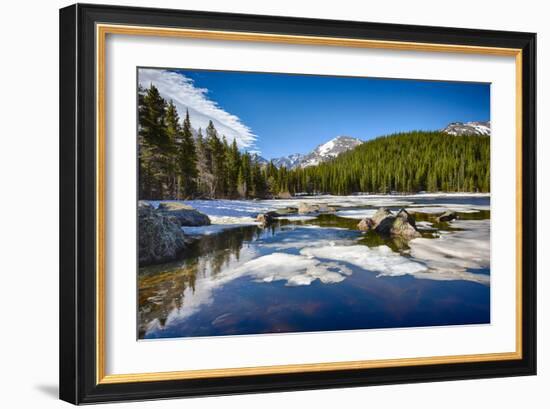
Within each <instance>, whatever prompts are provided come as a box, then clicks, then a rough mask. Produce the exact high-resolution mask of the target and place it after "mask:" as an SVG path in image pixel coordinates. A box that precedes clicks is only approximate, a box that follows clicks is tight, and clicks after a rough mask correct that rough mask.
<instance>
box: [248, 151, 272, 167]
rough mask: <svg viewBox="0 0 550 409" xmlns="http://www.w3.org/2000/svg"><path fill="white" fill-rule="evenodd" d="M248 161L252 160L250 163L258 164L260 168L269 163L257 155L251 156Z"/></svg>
mask: <svg viewBox="0 0 550 409" xmlns="http://www.w3.org/2000/svg"><path fill="white" fill-rule="evenodd" d="M250 159H252V161H254V162H258V163H259V164H260V165H261V166H264V165H267V164H268V163H269V161H268V160H267V159H266V158H264V157H263V156H260V155H258V154H257V153H253V154H251V155H250Z"/></svg>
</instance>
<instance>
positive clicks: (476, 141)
mask: <svg viewBox="0 0 550 409" xmlns="http://www.w3.org/2000/svg"><path fill="white" fill-rule="evenodd" d="M138 144H139V151H138V154H139V198H140V199H145V200H166V199H201V198H202V199H214V198H223V199H248V198H272V197H281V196H288V195H294V194H320V193H327V194H335V195H346V194H351V193H356V192H363V193H391V192H399V193H416V192H420V191H427V192H439V191H444V192H489V191H490V137H489V136H479V135H462V136H451V135H448V134H445V133H442V132H431V131H430V132H427V131H411V132H405V133H398V134H393V135H387V136H382V137H379V138H376V139H373V140H369V141H367V142H365V143H363V144H361V145H359V146H357V147H356V148H354V149H352V150H350V151H348V152H345V153H342V154H341V155H339V156H338V157H337V158H335V159H333V160H330V161H328V162H324V163H321V164H319V165H317V166H310V167H305V168H296V169H291V170H290V169H286V168H285V167H281V168H277V167H276V166H275V165H274V164H273V163H271V162H268V163H267V164H266V163H263V162H260V161H259V160H258V156H257V155H254V154H251V153H249V152H246V151H241V150H240V149H239V148H238V146H237V142H236V141H235V140H231V141H228V140H227V138H226V137H225V136H224V135H220V134H219V132H218V131H217V130H216V128H215V126H214V124H213V123H212V122H211V121H210V123H209V124H208V126H207V127H206V128H205V129H204V130H203V129H201V128H198V129H196V128H194V127H193V125H192V118H190V115H189V112H184V113H183V112H178V111H177V109H176V106H175V105H174V103H173V102H172V101H166V100H165V99H164V98H162V96H161V95H160V93H159V91H158V89H157V88H156V87H155V86H154V85H153V84H151V85H150V87H149V88H146V89H145V88H142V87H139V89H138Z"/></svg>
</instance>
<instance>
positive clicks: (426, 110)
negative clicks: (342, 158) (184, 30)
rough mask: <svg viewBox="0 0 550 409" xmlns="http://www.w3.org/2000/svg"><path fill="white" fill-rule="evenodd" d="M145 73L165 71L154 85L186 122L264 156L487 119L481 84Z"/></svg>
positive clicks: (486, 90) (152, 78)
mask: <svg viewBox="0 0 550 409" xmlns="http://www.w3.org/2000/svg"><path fill="white" fill-rule="evenodd" d="M145 71H153V70H145ZM145 71H144V72H141V71H140V76H139V80H140V83H141V82H143V84H142V85H144V86H148V85H149V84H148V83H147V82H154V83H155V84H156V85H157V82H159V83H160V82H162V80H163V79H165V78H168V77H170V81H168V80H167V81H166V84H164V85H165V87H164V89H160V88H159V89H160V91H161V94H163V96H164V97H165V98H168V99H172V98H174V99H176V105H177V106H178V108H179V110H181V109H187V108H190V115H191V122H192V124H193V126H194V127H196V128H198V127H199V126H203V124H204V122H205V121H206V119H207V118H208V117H212V118H213V119H214V124H215V125H219V128H222V132H223V133H225V134H226V135H227V136H228V137H229V138H230V139H232V138H233V137H235V138H236V139H237V141H238V142H239V144H240V145H241V147H242V148H245V149H248V150H258V151H260V153H261V155H262V156H264V157H265V158H268V159H271V158H274V157H279V156H284V155H288V154H291V153H307V152H309V151H311V150H312V149H313V148H315V147H316V146H317V145H319V144H321V143H324V142H326V141H327V140H329V139H332V138H334V137H336V136H338V135H348V136H353V137H357V138H360V139H363V140H368V139H372V138H375V137H377V136H381V135H385V134H389V133H393V132H399V131H409V130H414V129H423V130H436V129H441V128H442V127H444V126H445V125H447V124H448V123H449V122H455V121H462V122H466V121H487V120H489V119H490V118H489V117H490V86H489V84H479V83H459V82H440V81H417V80H395V79H375V78H352V77H334V76H330V77H329V76H310V75H289V74H263V73H243V72H227V71H195V70H193V71H191V70H171V71H161V70H155V71H156V72H155V73H154V75H152V74H150V73H148V72H145ZM159 75H162V78H160V77H159ZM174 81H176V83H174ZM182 84H183V85H182ZM178 88H179V93H178ZM167 94H170V95H167ZM184 107H185V108H184ZM194 117H195V121H194Z"/></svg>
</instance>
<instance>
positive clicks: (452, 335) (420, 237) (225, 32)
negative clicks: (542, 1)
mask: <svg viewBox="0 0 550 409" xmlns="http://www.w3.org/2000/svg"><path fill="white" fill-rule="evenodd" d="M535 40H536V36H535V34H532V33H518V32H507V31H484V30H471V29H460V28H442V27H420V26H407V25H391V24H379V23H363V22H349V21H332V20H313V19H302V18H288V17H272V16H255V15H242V14H225V13H207V12H199V11H180V10H162V9H145V8H131V7H111V6H96V5H73V6H70V7H67V8H64V9H61V11H60V112H61V115H60V158H61V164H60V167H61V172H60V185H61V213H60V214H61V226H60V234H61V254H60V265H61V267H60V303H61V315H60V328H61V329H60V344H61V345H60V350H61V354H60V357H61V359H60V397H61V399H63V400H66V401H68V402H72V403H75V404H80V403H94V402H106V401H121V400H141V399H158V398H170V397H186V396H199V395H219V394H230V393H248V392H263V391H265V392H268V391H287V390H300V389H314V388H333V387H347V386H366V385H380V384H388V383H401V382H423V381H440V380H453V379H468V378H486V377H499V376H517V375H534V374H535V373H536V345H535V342H536V333H535V331H536V328H535V323H536V320H535V306H536V298H535V297H536V291H535V283H536V277H535V276H536V265H535V260H536V257H535V249H536V230H535V229H536V223H535V217H536V191H535V187H536V183H535V169H536V162H535V159H536V158H535V114H536V110H535V100H536V99H535V66H536V64H535V51H536V49H535Z"/></svg>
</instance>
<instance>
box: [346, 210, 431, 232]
mask: <svg viewBox="0 0 550 409" xmlns="http://www.w3.org/2000/svg"><path fill="white" fill-rule="evenodd" d="M357 228H358V229H359V230H362V231H370V230H374V231H375V232H376V233H378V234H380V235H381V236H386V237H390V236H392V237H401V238H404V239H407V240H409V239H413V238H415V237H420V236H421V235H420V233H419V231H418V230H417V229H416V223H415V220H414V217H413V216H412V215H410V214H409V213H408V212H407V211H406V210H405V209H401V210H400V211H399V212H398V213H397V215H394V214H393V213H392V212H391V211H390V210H388V209H386V208H384V207H381V208H380V209H378V210H377V211H376V213H375V214H374V216H373V217H366V218H364V219H363V220H361V221H360V222H359V224H358V225H357Z"/></svg>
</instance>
